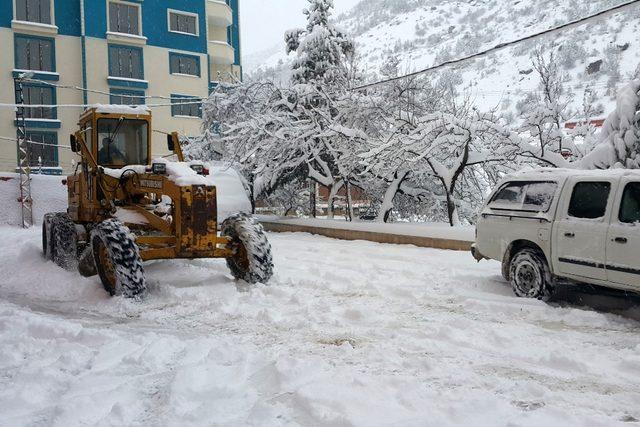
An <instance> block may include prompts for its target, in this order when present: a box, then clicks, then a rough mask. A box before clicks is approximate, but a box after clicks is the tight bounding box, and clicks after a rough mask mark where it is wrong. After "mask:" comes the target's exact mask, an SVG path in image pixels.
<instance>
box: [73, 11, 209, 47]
mask: <svg viewBox="0 0 640 427" xmlns="http://www.w3.org/2000/svg"><path fill="white" fill-rule="evenodd" d="M138 3H140V4H141V5H142V35H143V36H145V37H147V45H150V46H158V47H164V48H169V49H179V50H186V51H191V52H199V53H206V52H207V34H206V28H207V12H206V9H205V6H206V0H198V1H194V0H153V1H142V2H138ZM89 4H90V5H89ZM85 8H86V9H87V13H86V14H85V15H86V18H87V36H89V37H95V38H101V39H104V38H106V33H107V2H106V1H101V0H88V1H85ZM167 9H175V10H182V11H185V12H191V13H197V14H198V17H199V27H200V35H199V36H198V37H195V36H189V35H184V34H175V33H171V32H169V24H168V21H167Z"/></svg>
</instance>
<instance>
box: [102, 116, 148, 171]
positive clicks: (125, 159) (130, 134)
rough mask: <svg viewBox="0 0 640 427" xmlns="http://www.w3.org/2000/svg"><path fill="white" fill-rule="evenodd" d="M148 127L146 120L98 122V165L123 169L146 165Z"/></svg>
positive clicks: (108, 120)
mask: <svg viewBox="0 0 640 427" xmlns="http://www.w3.org/2000/svg"><path fill="white" fill-rule="evenodd" d="M147 135H148V125H147V122H146V121H144V120H131V119H124V118H120V119H100V120H98V143H99V146H98V147H99V148H98V164H99V165H101V166H112V167H122V166H126V165H146V164H147V163H148V160H149V159H148V147H147Z"/></svg>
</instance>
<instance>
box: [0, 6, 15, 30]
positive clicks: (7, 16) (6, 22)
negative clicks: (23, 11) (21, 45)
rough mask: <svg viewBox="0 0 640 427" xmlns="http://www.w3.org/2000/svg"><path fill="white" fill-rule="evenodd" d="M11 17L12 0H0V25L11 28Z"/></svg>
mask: <svg viewBox="0 0 640 427" xmlns="http://www.w3.org/2000/svg"><path fill="white" fill-rule="evenodd" d="M12 19H13V1H12V0H0V27H5V28H11V20H12Z"/></svg>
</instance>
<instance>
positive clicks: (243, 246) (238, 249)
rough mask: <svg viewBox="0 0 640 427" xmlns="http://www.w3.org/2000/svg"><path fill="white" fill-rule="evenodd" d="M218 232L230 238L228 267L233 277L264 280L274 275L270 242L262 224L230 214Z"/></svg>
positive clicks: (251, 280)
mask: <svg viewBox="0 0 640 427" xmlns="http://www.w3.org/2000/svg"><path fill="white" fill-rule="evenodd" d="M221 234H222V235H223V236H225V237H228V238H229V239H230V246H231V247H232V248H233V250H234V256H232V257H230V258H227V266H228V267H229V270H231V274H232V275H233V277H235V278H236V279H240V280H244V281H245V282H247V283H251V284H254V283H267V282H268V281H269V279H271V276H272V275H273V258H272V256H271V245H270V244H269V241H268V240H267V235H266V233H265V232H264V228H263V227H262V224H260V223H258V222H257V221H256V220H255V219H254V218H253V217H251V216H250V215H247V214H244V213H239V214H235V215H233V216H230V217H229V218H227V219H226V220H224V222H223V223H222V226H221Z"/></svg>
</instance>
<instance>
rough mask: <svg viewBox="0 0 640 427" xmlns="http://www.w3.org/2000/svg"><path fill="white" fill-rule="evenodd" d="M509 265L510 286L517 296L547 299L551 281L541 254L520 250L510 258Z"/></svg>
mask: <svg viewBox="0 0 640 427" xmlns="http://www.w3.org/2000/svg"><path fill="white" fill-rule="evenodd" d="M509 265H510V268H509V276H510V279H511V280H510V281H511V286H512V288H513V292H514V293H515V294H516V295H517V296H519V297H522V298H537V299H540V300H543V301H546V300H547V299H549V297H550V296H551V294H552V293H553V280H552V277H551V270H550V269H549V264H548V263H547V260H546V258H545V256H544V254H543V253H542V252H540V251H539V250H536V249H532V248H524V249H521V250H519V251H518V252H517V253H516V254H515V255H514V256H513V257H512V258H511V261H510V263H509Z"/></svg>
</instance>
